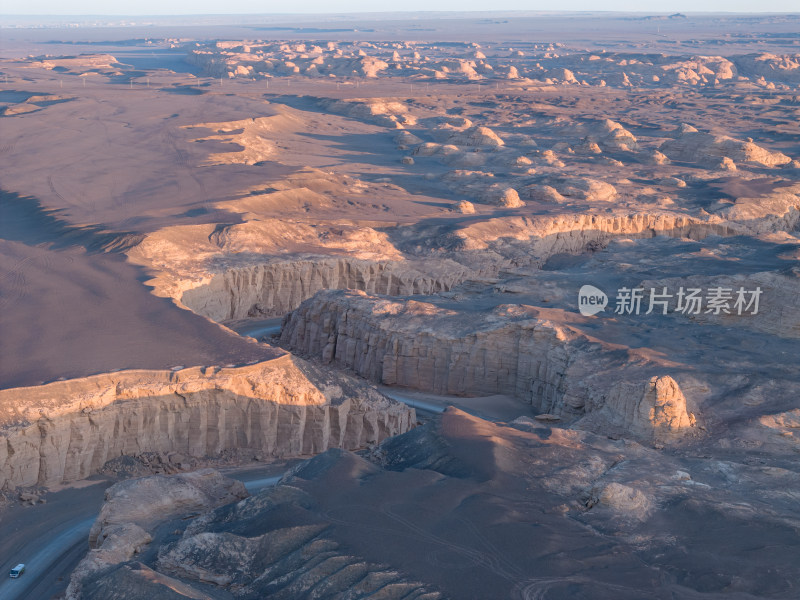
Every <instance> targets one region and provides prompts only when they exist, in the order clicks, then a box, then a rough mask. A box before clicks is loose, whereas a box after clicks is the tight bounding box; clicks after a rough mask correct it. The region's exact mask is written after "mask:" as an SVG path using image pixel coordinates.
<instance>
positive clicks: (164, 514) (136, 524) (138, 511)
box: [66, 469, 248, 600]
mask: <svg viewBox="0 0 800 600" xmlns="http://www.w3.org/2000/svg"><path fill="white" fill-rule="evenodd" d="M247 496H248V494H247V491H246V490H245V488H244V485H243V484H242V483H241V482H240V481H236V480H233V479H229V478H227V477H223V476H222V475H220V474H219V473H218V472H217V471H213V470H211V469H203V470H201V471H195V472H193V473H181V474H179V475H173V476H170V477H166V476H163V475H154V476H151V477H144V478H141V479H130V480H127V481H122V482H120V483H117V484H115V485H113V486H111V487H110V488H109V489H108V490H106V498H105V504H104V505H103V508H102V510H101V511H100V515H99V516H98V517H97V520H96V521H95V522H94V524H93V525H92V529H91V531H90V533H89V547H90V550H89V553H88V554H87V555H86V557H85V558H84V559H83V560H82V561H81V562H80V564H79V565H78V566H77V567H76V569H75V571H74V572H73V574H72V577H71V578H70V585H69V587H68V589H67V594H66V597H67V598H68V599H69V600H78V599H80V598H87V597H93V595H92V592H89V593H84V592H85V590H84V589H83V587H84V586H83V584H84V582H85V581H91V580H93V579H94V578H95V577H96V576H97V575H98V574H99V573H103V572H105V571H108V570H109V569H113V568H114V567H116V566H117V565H119V564H121V563H125V562H127V561H130V560H131V559H133V558H134V557H135V556H136V555H137V554H139V553H140V552H142V551H143V550H144V549H145V548H146V547H147V545H148V544H150V543H151V542H152V541H153V536H154V535H156V533H155V532H156V529H157V527H158V526H159V525H160V524H162V523H164V522H165V521H169V520H170V519H176V518H181V517H184V516H185V515H187V514H198V513H204V512H206V511H209V510H211V509H214V508H217V507H219V506H224V505H226V504H231V503H232V502H237V501H239V500H242V499H244V498H246V497H247ZM142 569H145V571H142ZM120 575H121V577H120V579H121V580H122V581H121V582H120V583H122V585H121V589H119V588H118V589H115V590H114V592H111V588H105V587H103V586H101V588H100V589H101V590H102V592H100V593H102V594H104V596H103V597H105V598H110V597H113V596H112V594H119V593H124V592H125V589H126V588H127V587H128V585H130V586H131V587H132V588H140V589H142V588H143V589H147V588H148V587H152V588H155V589H153V590H152V591H153V592H154V593H155V594H156V595H155V597H157V598H158V597H163V596H162V594H163V593H165V592H166V590H164V589H161V588H167V589H172V590H173V591H174V592H175V593H176V595H175V596H174V597H178V598H182V597H189V598H203V597H206V596H196V595H192V590H191V589H190V588H189V586H186V585H184V584H182V583H181V582H179V581H176V580H171V579H170V578H167V577H159V576H158V574H156V573H154V572H152V571H149V569H146V567H143V566H142V567H141V568H136V567H134V568H133V569H132V570H131V569H130V568H129V569H128V570H126V571H124V572H123V573H121V574H120ZM139 577H141V580H140V581H139V582H138V585H137V584H134V583H133V581H136V580H137V579H138V578H139ZM123 582H130V583H123ZM167 597H169V595H168V592H167Z"/></svg>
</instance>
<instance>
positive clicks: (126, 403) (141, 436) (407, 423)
mask: <svg viewBox="0 0 800 600" xmlns="http://www.w3.org/2000/svg"><path fill="white" fill-rule="evenodd" d="M414 423H415V415H414V411H413V409H409V408H407V407H406V406H404V405H402V404H399V403H396V402H394V401H392V400H389V399H388V398H386V397H384V396H382V395H381V394H379V393H378V392H376V391H375V390H373V389H371V388H369V387H368V386H364V385H363V384H360V383H358V382H354V381H353V380H352V379H349V378H347V377H342V376H338V375H331V374H325V373H323V372H322V371H321V370H319V369H316V368H314V367H312V366H310V365H308V364H306V363H305V362H304V361H301V360H299V359H296V358H294V357H291V356H283V357H280V358H278V359H275V360H272V361H268V362H262V363H258V364H255V365H251V366H246V367H240V368H220V367H207V368H202V367H194V368H188V369H183V370H179V371H176V372H171V371H127V372H120V373H108V374H103V375H97V376H94V377H87V378H85V379H77V380H72V381H64V382H56V383H51V384H48V385H43V386H38V387H30V388H17V389H9V390H2V391H0V427H1V428H0V437H2V439H0V487H2V486H33V485H52V484H58V483H63V482H68V481H74V480H78V479H82V478H85V477H87V476H89V475H91V474H92V473H95V472H97V470H98V469H100V468H101V467H102V466H103V464H104V463H105V462H106V461H108V460H110V459H113V458H115V457H117V456H120V455H126V454H139V453H142V452H179V453H181V454H184V455H187V456H195V457H206V456H210V457H213V456H217V455H219V454H220V453H221V452H224V451H226V450H229V449H252V450H253V451H254V452H256V453H259V454H264V455H268V456H275V457H280V456H297V455H308V454H315V453H318V452H323V451H324V450H327V449H328V448H348V449H355V448H360V447H364V446H366V445H368V444H371V443H377V442H379V441H380V440H382V439H384V438H386V437H387V436H391V435H395V434H398V433H402V432H404V431H406V430H408V429H409V428H410V427H412V426H413V424H414Z"/></svg>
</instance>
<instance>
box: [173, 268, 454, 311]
mask: <svg viewBox="0 0 800 600" xmlns="http://www.w3.org/2000/svg"><path fill="white" fill-rule="evenodd" d="M449 262H450V261H447V262H446V263H443V264H441V265H436V264H431V265H427V266H428V267H429V268H426V266H423V265H415V264H413V263H406V262H404V261H369V260H358V259H347V258H321V259H317V260H296V261H281V262H270V263H266V264H257V265H252V266H247V267H242V268H234V269H229V270H227V271H225V272H224V273H220V274H218V275H215V276H214V277H212V279H211V281H210V282H209V283H208V284H206V285H202V286H200V287H196V288H194V289H190V290H186V291H185V292H184V293H183V296H182V297H181V302H182V303H183V304H184V305H186V306H187V307H188V308H190V309H191V310H193V311H194V312H196V313H199V314H201V315H204V316H206V317H208V318H210V319H212V320H214V321H224V320H226V319H244V318H247V317H272V316H280V315H283V314H285V313H287V312H288V311H290V310H293V309H295V308H297V307H298V306H299V305H300V303H301V302H302V301H303V300H305V299H307V298H310V297H311V296H313V295H314V294H315V293H316V292H318V291H319V290H325V289H355V290H364V291H365V292H368V293H370V294H387V295H391V296H396V295H413V294H432V293H435V292H440V291H447V290H449V289H450V288H451V287H452V286H454V285H456V284H457V283H460V282H461V281H462V280H463V279H464V278H465V276H466V272H467V269H465V268H463V267H461V268H458V265H454V264H453V265H451V264H449ZM454 266H455V267H456V268H452V267H454Z"/></svg>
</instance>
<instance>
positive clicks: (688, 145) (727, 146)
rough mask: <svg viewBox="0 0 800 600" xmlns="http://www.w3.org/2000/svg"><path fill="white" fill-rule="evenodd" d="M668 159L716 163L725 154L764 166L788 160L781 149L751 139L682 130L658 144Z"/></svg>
mask: <svg viewBox="0 0 800 600" xmlns="http://www.w3.org/2000/svg"><path fill="white" fill-rule="evenodd" d="M659 151H661V152H662V153H663V154H664V155H666V156H667V157H668V158H669V159H670V160H677V161H683V162H690V163H697V164H701V165H708V166H712V167H716V166H717V165H718V164H719V163H720V162H721V161H723V160H724V159H725V158H728V159H730V160H732V161H733V162H734V163H739V162H746V163H751V164H754V165H759V166H764V167H778V166H781V165H786V164H788V163H790V162H792V159H791V158H790V157H789V156H786V155H785V154H783V153H781V152H770V151H769V150H767V149H766V148H762V147H761V146H759V145H757V144H754V143H753V142H743V141H742V140H737V139H734V138H732V137H728V136H722V135H712V134H710V133H704V132H702V131H685V132H683V133H680V134H679V135H678V136H677V137H675V138H674V139H671V140H667V141H666V142H664V143H663V144H661V147H660V148H659Z"/></svg>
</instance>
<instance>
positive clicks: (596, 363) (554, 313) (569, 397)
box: [281, 291, 695, 438]
mask: <svg viewBox="0 0 800 600" xmlns="http://www.w3.org/2000/svg"><path fill="white" fill-rule="evenodd" d="M580 318H581V317H580V316H578V315H570V314H569V313H566V312H565V311H562V310H559V309H542V308H534V307H530V306H519V305H501V306H499V307H497V308H495V309H494V310H492V311H491V312H490V313H469V312H465V313H460V312H457V311H452V310H446V309H442V308H439V307H436V306H434V305H432V304H428V303H423V302H417V301H413V300H402V301H395V300H391V299H386V298H378V297H374V296H369V295H367V294H365V293H364V292H343V291H330V292H320V293H319V294H317V295H316V296H315V297H314V298H312V299H310V300H308V301H306V302H304V303H303V304H301V305H300V307H299V308H298V309H297V310H295V311H294V312H292V313H291V314H289V315H287V316H286V317H285V318H284V321H283V327H282V331H281V342H282V343H283V344H285V345H286V346H288V347H290V348H291V349H292V350H293V351H296V352H298V353H299V354H301V355H306V356H311V357H314V358H316V359H318V360H321V361H322V362H323V363H325V364H334V365H336V366H338V367H340V368H347V369H351V370H353V371H355V372H356V373H357V374H358V375H360V376H362V377H364V378H366V379H369V380H371V381H375V382H378V383H382V384H385V385H396V386H404V387H408V388H413V389H416V390H421V391H426V392H430V393H433V394H437V395H465V396H482V395H494V394H505V395H508V396H513V397H515V398H518V399H520V400H522V401H524V402H527V403H530V404H531V405H532V406H533V407H534V410H535V411H536V412H540V413H549V414H553V415H557V416H561V417H564V418H567V419H569V418H575V417H579V416H583V415H585V414H587V413H590V412H592V411H600V410H601V409H602V410H603V411H604V412H603V413H602V414H603V415H604V418H603V419H602V425H603V426H605V424H607V423H610V424H611V425H612V426H614V428H615V429H621V430H624V431H627V432H629V433H631V434H632V435H634V436H635V437H640V438H653V437H675V435H677V434H676V432H677V433H682V432H683V431H684V430H685V429H686V428H688V427H693V426H694V422H695V421H694V417H693V416H692V418H691V419H690V418H689V416H688V413H687V412H686V398H685V397H684V396H683V394H682V393H681V391H680V387H679V386H678V383H677V382H676V381H675V380H674V379H672V378H671V377H670V376H667V375H662V374H661V370H662V369H663V368H664V366H663V365H661V364H658V363H650V362H648V361H647V360H643V359H641V357H638V356H637V355H636V354H635V353H634V352H631V351H630V350H629V349H627V348H621V347H619V346H614V345H610V344H605V343H602V342H600V341H598V340H593V339H590V338H588V337H587V336H586V335H584V334H582V333H580V332H579V331H578V330H577V329H575V328H573V327H571V326H570V324H569V321H570V319H580ZM623 367H624V373H623ZM653 373H658V375H657V376H656V375H653ZM623 375H624V381H625V382H626V385H624V386H622V387H621V384H620V381H621V378H622V377H623ZM627 382H630V383H629V384H628V383H627ZM656 384H657V385H656ZM665 415H667V416H665ZM595 423H598V424H599V423H601V420H598V419H589V420H587V421H586V423H585V424H586V425H587V427H589V428H592V429H594V428H595V427H594V426H593V425H594V424H595ZM600 428H601V429H602V427H600ZM662 434H665V435H662ZM667 434H668V435H667ZM673 434H675V435H673Z"/></svg>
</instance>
